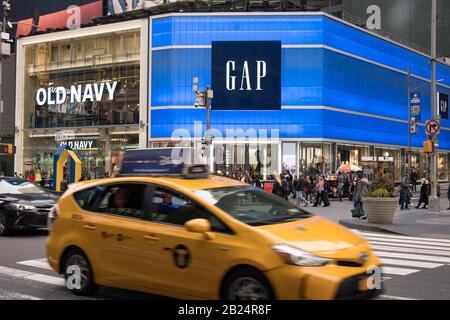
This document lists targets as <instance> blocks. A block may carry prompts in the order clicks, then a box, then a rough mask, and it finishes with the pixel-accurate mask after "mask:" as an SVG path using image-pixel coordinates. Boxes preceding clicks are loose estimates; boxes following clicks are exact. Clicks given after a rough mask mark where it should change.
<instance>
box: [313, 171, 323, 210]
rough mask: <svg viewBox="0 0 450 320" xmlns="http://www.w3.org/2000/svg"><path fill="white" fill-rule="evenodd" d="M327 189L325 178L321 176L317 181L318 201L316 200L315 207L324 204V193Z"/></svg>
mask: <svg viewBox="0 0 450 320" xmlns="http://www.w3.org/2000/svg"><path fill="white" fill-rule="evenodd" d="M324 190H325V179H324V178H323V176H320V177H319V179H317V183H316V201H315V202H314V207H317V206H320V205H321V204H322V200H323V198H322V193H323V191H324Z"/></svg>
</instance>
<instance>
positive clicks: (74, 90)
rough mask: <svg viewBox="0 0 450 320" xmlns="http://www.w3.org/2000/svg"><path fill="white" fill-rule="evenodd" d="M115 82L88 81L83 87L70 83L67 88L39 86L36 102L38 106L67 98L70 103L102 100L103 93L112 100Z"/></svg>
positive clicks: (59, 101) (56, 102)
mask: <svg viewBox="0 0 450 320" xmlns="http://www.w3.org/2000/svg"><path fill="white" fill-rule="evenodd" d="M117 84H118V82H117V81H112V82H100V83H88V84H86V85H85V86H84V87H83V86H82V85H81V84H79V85H72V86H71V87H70V88H69V89H67V88H64V87H48V88H40V89H39V90H38V91H37V92H36V103H37V104H38V105H39V106H43V105H46V104H47V105H55V104H62V103H64V102H66V100H67V98H69V101H70V103H81V102H86V101H91V102H94V101H102V99H103V95H105V94H108V100H113V99H114V93H115V91H116V89H117Z"/></svg>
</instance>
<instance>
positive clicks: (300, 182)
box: [295, 173, 308, 207]
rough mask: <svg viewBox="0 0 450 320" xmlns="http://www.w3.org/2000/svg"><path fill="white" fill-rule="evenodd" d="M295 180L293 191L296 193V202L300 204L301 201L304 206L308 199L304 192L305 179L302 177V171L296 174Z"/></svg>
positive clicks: (306, 204)
mask: <svg viewBox="0 0 450 320" xmlns="http://www.w3.org/2000/svg"><path fill="white" fill-rule="evenodd" d="M296 181H297V182H296V184H295V192H296V194H297V199H298V200H297V201H298V204H299V205H301V204H302V203H304V204H305V207H307V206H308V200H307V199H306V194H305V189H306V184H307V181H306V179H305V178H304V177H303V173H300V174H299V175H298V176H297V180H296Z"/></svg>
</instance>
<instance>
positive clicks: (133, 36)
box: [23, 29, 141, 180]
mask: <svg viewBox="0 0 450 320" xmlns="http://www.w3.org/2000/svg"><path fill="white" fill-rule="evenodd" d="M140 45H141V44H140V29H135V30H126V31H118V32H111V33H104V34H98V35H95V36H89V37H81V38H74V39H70V40H58V41H52V42H45V43H38V44H32V45H27V46H25V47H24V54H25V58H24V59H25V61H24V66H25V67H24V81H23V97H24V98H23V108H24V109H23V128H24V132H25V133H24V137H23V164H24V166H23V171H24V172H23V173H24V174H26V172H28V171H30V170H34V171H37V172H40V173H41V176H42V178H43V180H51V179H52V175H53V156H54V154H55V152H56V150H57V149H58V147H59V146H60V145H61V144H62V143H66V144H68V145H69V146H70V147H71V148H72V149H73V150H74V151H75V152H76V153H77V155H78V157H79V158H80V159H81V161H82V176H83V177H86V178H88V179H89V178H90V179H95V178H101V177H105V176H110V175H111V174H112V173H114V172H115V171H117V169H118V167H119V165H120V161H121V158H122V155H123V152H124V151H125V150H126V149H134V148H138V146H139V134H138V133H139V120H140V119H139V109H140V102H139V101H140V95H139V93H140V81H139V80H140ZM62 132H64V133H65V135H66V136H67V137H66V138H63V139H61V133H62ZM67 132H69V133H70V134H68V135H67Z"/></svg>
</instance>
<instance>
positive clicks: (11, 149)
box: [0, 144, 16, 156]
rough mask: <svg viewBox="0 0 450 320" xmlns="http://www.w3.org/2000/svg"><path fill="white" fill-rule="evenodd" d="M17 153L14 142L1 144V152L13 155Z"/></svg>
mask: <svg viewBox="0 0 450 320" xmlns="http://www.w3.org/2000/svg"><path fill="white" fill-rule="evenodd" d="M15 153H16V146H14V145H12V144H1V145H0V154H4V155H8V156H12V155H13V154H15Z"/></svg>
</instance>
